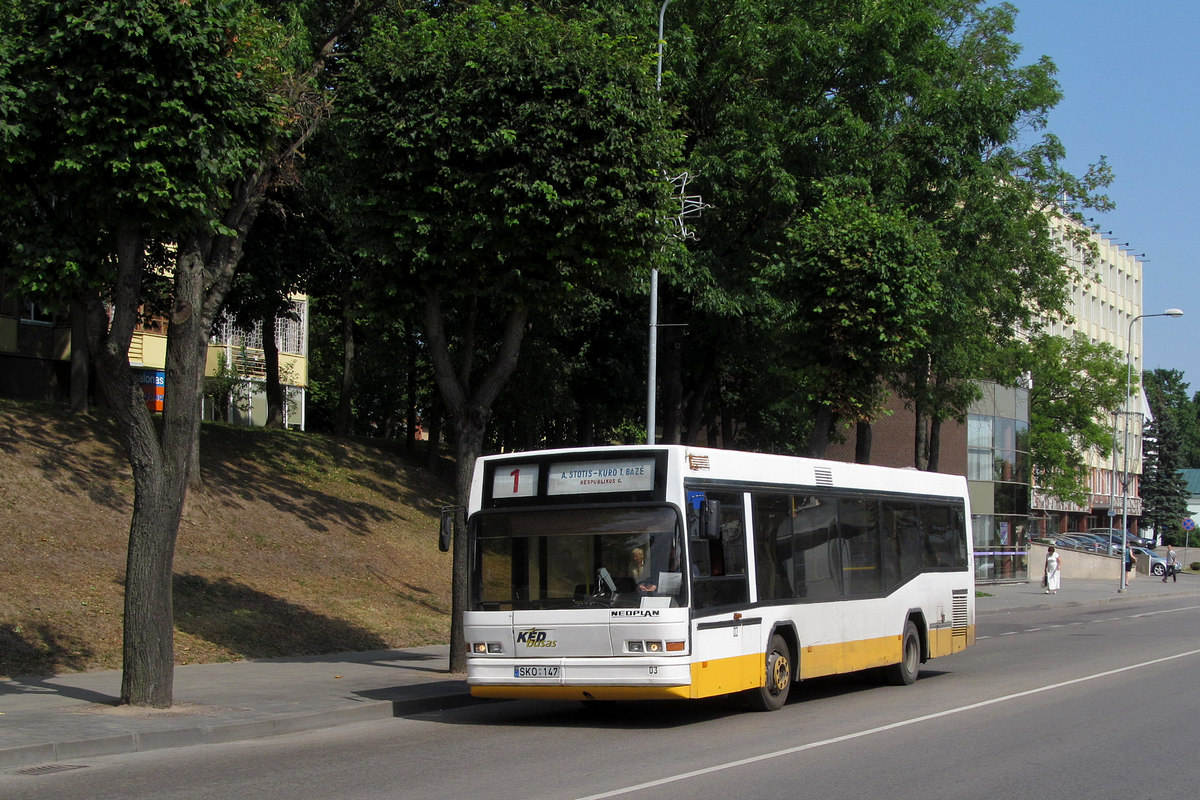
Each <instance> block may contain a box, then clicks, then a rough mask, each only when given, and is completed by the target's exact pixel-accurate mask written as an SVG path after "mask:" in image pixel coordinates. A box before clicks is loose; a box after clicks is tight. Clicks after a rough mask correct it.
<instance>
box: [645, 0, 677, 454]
mask: <svg viewBox="0 0 1200 800" xmlns="http://www.w3.org/2000/svg"><path fill="white" fill-rule="evenodd" d="M670 4H671V0H663V4H662V8H660V9H659V10H658V73H657V74H656V75H655V79H654V88H655V89H656V90H657V91H658V92H659V93H660V94H661V93H662V71H663V27H664V23H665V21H666V17H667V6H669V5H670ZM646 361H647V371H648V372H649V373H650V374H649V376H648V378H647V380H646V444H654V429H655V427H657V423H656V422H655V419H654V409H655V406H656V405H657V398H656V395H657V391H656V386H655V384H656V383H657V381H658V267H652V268H651V269H650V348H649V353H648V358H647V359H646Z"/></svg>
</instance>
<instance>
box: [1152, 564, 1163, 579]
mask: <svg viewBox="0 0 1200 800" xmlns="http://www.w3.org/2000/svg"><path fill="white" fill-rule="evenodd" d="M1150 571H1151V572H1153V573H1154V574H1155V575H1159V576H1161V575H1163V574H1164V573H1166V571H1167V568H1166V567H1165V566H1163V565H1162V564H1155V565H1154V566H1152V567H1150Z"/></svg>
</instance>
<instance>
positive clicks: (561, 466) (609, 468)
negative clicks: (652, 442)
mask: <svg viewBox="0 0 1200 800" xmlns="http://www.w3.org/2000/svg"><path fill="white" fill-rule="evenodd" d="M653 488H654V459H653V458H638V459H626V460H621V461H564V462H561V463H558V464H551V465H550V475H549V480H548V481H547V488H546V492H547V494H551V495H564V494H598V493H601V492H642V491H646V490H651V489H653Z"/></svg>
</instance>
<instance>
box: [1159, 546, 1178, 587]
mask: <svg viewBox="0 0 1200 800" xmlns="http://www.w3.org/2000/svg"><path fill="white" fill-rule="evenodd" d="M1168 577H1170V578H1171V580H1173V581H1174V582H1175V583H1179V554H1178V553H1176V552H1175V550H1174V549H1173V548H1172V547H1171V545H1167V571H1166V572H1164V573H1163V583H1166V582H1167V578H1168Z"/></svg>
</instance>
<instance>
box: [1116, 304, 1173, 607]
mask: <svg viewBox="0 0 1200 800" xmlns="http://www.w3.org/2000/svg"><path fill="white" fill-rule="evenodd" d="M1182 316H1183V311H1182V310H1181V309H1178V308H1168V309H1167V310H1166V311H1163V312H1160V313H1158V314H1138V315H1137V316H1136V317H1134V318H1133V319H1131V320H1129V332H1128V334H1127V335H1126V336H1125V441H1124V444H1123V445H1122V451H1123V455H1122V459H1123V466H1122V468H1121V553H1120V558H1119V559H1118V560H1119V561H1120V564H1119V568H1120V572H1121V588H1119V589H1118V590H1117V591H1118V592H1123V591H1125V588H1126V586H1127V584H1126V583H1125V561H1126V559H1127V558H1128V556H1127V555H1126V552H1127V551H1128V549H1129V415H1130V413H1131V411H1130V408H1129V406H1130V401H1131V399H1132V394H1133V323H1135V322H1137V321H1138V320H1139V319H1146V318H1147V317H1182ZM1113 426H1114V427H1113V441H1114V442H1115V441H1116V422H1115V421H1114V422H1113Z"/></svg>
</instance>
